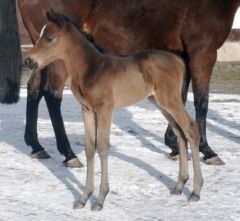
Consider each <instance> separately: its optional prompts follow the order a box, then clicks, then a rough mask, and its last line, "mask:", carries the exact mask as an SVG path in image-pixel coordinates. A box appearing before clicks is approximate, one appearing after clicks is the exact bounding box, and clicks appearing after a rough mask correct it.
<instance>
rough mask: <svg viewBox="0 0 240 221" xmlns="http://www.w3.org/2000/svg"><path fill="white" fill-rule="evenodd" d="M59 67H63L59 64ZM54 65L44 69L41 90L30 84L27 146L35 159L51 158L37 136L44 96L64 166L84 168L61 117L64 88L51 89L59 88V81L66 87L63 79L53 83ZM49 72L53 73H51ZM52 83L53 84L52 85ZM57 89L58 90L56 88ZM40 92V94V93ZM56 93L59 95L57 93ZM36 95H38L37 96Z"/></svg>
mask: <svg viewBox="0 0 240 221" xmlns="http://www.w3.org/2000/svg"><path fill="white" fill-rule="evenodd" d="M58 67H59V68H60V67H62V66H61V65H60V64H58ZM54 69H55V68H54V65H51V66H50V67H48V69H44V70H43V71H42V74H41V78H40V79H41V84H40V88H34V87H33V85H32V84H31V83H32V82H33V81H34V80H33V81H30V82H29V85H28V98H27V116H26V118H27V121H26V128H25V142H26V143H27V145H29V146H31V147H32V149H33V151H32V156H33V157H34V158H40V159H45V158H49V157H50V156H49V155H48V153H47V152H46V151H45V150H44V148H43V147H42V146H41V145H40V143H39V141H38V135H37V118H38V106H39V102H40V100H41V98H42V97H43V96H44V98H45V100H46V103H47V107H48V111H49V114H50V118H51V122H52V125H53V128H54V132H55V137H56V141H57V148H58V150H59V152H60V153H61V154H63V155H64V156H65V160H64V164H65V166H67V167H82V164H81V162H80V161H79V160H78V158H77V157H76V155H75V154H74V153H73V151H72V149H71V146H70V143H69V141H68V138H67V135H66V131H65V128H64V124H63V119H62V115H61V110H60V108H61V102H62V92H63V86H61V89H60V88H58V90H55V94H54V93H53V92H54V91H53V90H52V89H51V87H52V88H53V85H54V83H55V86H58V84H57V83H58V82H59V81H58V80H60V81H61V84H62V85H64V83H65V80H63V79H62V78H61V77H59V79H58V80H57V79H56V80H55V81H51V80H49V79H51V78H52V77H54V73H53V72H51V71H52V70H54ZM49 71H50V72H51V73H49ZM51 82H52V83H51ZM55 89H56V88H55ZM38 90H39V92H38ZM56 91H57V92H58V93H56ZM36 94H38V95H37V96H36Z"/></svg>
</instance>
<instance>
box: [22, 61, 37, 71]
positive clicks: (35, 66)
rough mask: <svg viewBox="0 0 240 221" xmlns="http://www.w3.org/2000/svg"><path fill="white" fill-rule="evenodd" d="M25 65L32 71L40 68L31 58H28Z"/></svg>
mask: <svg viewBox="0 0 240 221" xmlns="http://www.w3.org/2000/svg"><path fill="white" fill-rule="evenodd" d="M24 63H25V65H26V66H27V67H28V68H30V69H36V68H37V67H38V65H37V63H35V62H34V61H33V60H32V59H31V58H26V59H25V62H24Z"/></svg>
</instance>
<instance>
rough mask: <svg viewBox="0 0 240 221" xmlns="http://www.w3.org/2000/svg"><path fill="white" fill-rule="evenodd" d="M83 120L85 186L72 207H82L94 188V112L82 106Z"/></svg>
mask: <svg viewBox="0 0 240 221" xmlns="http://www.w3.org/2000/svg"><path fill="white" fill-rule="evenodd" d="M82 112H83V120H84V127H85V154H86V158H87V178H86V187H85V190H84V193H83V195H82V197H81V199H80V200H79V201H78V202H76V203H75V205H74V208H83V207H84V206H85V204H86V202H87V200H88V199H89V197H90V196H91V194H92V193H93V189H94V156H95V151H96V121H95V114H94V113H93V112H92V111H91V110H88V109H87V108H85V107H83V109H82Z"/></svg>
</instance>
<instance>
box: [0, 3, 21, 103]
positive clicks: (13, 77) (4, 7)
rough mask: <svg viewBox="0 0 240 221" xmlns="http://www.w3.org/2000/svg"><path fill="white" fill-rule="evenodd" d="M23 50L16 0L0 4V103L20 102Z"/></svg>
mask: <svg viewBox="0 0 240 221" xmlns="http://www.w3.org/2000/svg"><path fill="white" fill-rule="evenodd" d="M20 78H21V49H20V40H19V30H18V23H17V13H16V0H1V3H0V103H5V104H12V103H16V102H17V101H18V100H19V90H20V89H19V88H20Z"/></svg>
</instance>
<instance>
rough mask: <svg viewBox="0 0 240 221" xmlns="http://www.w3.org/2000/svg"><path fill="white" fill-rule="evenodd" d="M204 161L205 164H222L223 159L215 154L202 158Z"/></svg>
mask: <svg viewBox="0 0 240 221" xmlns="http://www.w3.org/2000/svg"><path fill="white" fill-rule="evenodd" d="M204 163H206V164H207V165H224V164H225V163H224V161H223V160H222V159H221V158H220V157H219V156H215V157H212V158H209V159H206V160H204Z"/></svg>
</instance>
